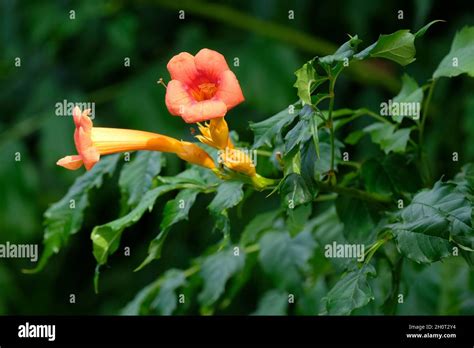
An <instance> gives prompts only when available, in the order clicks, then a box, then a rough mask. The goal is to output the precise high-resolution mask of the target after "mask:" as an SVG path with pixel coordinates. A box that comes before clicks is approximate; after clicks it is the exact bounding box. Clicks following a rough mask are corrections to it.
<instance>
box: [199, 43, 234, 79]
mask: <svg viewBox="0 0 474 348" xmlns="http://www.w3.org/2000/svg"><path fill="white" fill-rule="evenodd" d="M194 63H195V64H196V69H197V70H198V72H199V73H200V74H202V75H205V77H207V78H208V79H210V80H211V81H217V79H218V78H219V76H220V74H222V73H223V72H224V71H226V70H229V66H228V65H227V62H226V61H225V58H224V56H223V55H222V54H220V53H219V52H216V51H213V50H210V49H208V48H203V49H202V50H200V51H199V52H198V53H197V54H196V56H195V57H194Z"/></svg>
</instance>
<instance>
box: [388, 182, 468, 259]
mask: <svg viewBox="0 0 474 348" xmlns="http://www.w3.org/2000/svg"><path fill="white" fill-rule="evenodd" d="M471 214H472V206H471V204H470V202H469V201H468V200H467V198H466V197H465V196H464V195H463V193H462V192H461V191H460V190H458V189H457V187H456V185H454V184H449V183H443V182H441V181H438V182H437V183H436V184H435V185H434V187H433V188H432V189H430V190H424V191H421V192H419V193H418V194H416V195H415V197H414V198H413V200H412V202H411V203H410V204H409V205H408V206H406V207H405V208H404V209H403V210H401V211H400V212H399V213H398V214H397V215H396V219H397V220H398V221H397V222H396V223H393V224H390V225H388V226H387V227H388V228H390V229H391V230H392V233H393V234H394V236H395V238H396V241H397V246H398V248H399V249H400V251H401V252H402V253H403V254H404V255H406V256H407V257H408V258H410V259H412V260H414V261H416V262H418V263H430V262H434V261H438V260H440V259H442V258H444V257H447V256H450V255H451V254H452V251H453V246H454V244H453V243H452V242H451V241H452V240H455V241H458V242H459V243H466V242H468V241H469V240H470V241H472V240H473V234H474V232H473V229H472V222H471Z"/></svg>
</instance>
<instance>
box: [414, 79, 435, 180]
mask: <svg viewBox="0 0 474 348" xmlns="http://www.w3.org/2000/svg"><path fill="white" fill-rule="evenodd" d="M435 84H436V79H434V80H432V81H431V84H430V86H429V89H428V96H427V97H426V100H425V105H424V106H423V114H422V115H421V120H420V123H419V133H418V150H419V156H420V162H421V169H422V173H423V174H422V176H423V181H424V183H425V185H427V186H430V185H431V182H432V173H431V167H430V164H429V161H428V157H427V155H426V152H425V147H424V146H423V143H424V135H425V123H426V118H427V115H428V109H429V105H430V102H431V97H432V96H433V90H434V87H435Z"/></svg>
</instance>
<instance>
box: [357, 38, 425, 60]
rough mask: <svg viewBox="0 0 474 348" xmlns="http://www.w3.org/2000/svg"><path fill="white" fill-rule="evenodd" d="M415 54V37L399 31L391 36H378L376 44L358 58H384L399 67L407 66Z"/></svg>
mask: <svg viewBox="0 0 474 348" xmlns="http://www.w3.org/2000/svg"><path fill="white" fill-rule="evenodd" d="M415 53H416V49H415V36H414V35H413V34H412V33H410V31H409V30H399V31H396V32H395V33H393V34H389V35H380V37H379V39H378V40H377V42H376V43H375V44H373V45H371V46H369V47H368V48H367V49H366V50H364V51H363V54H361V55H360V56H358V58H366V57H367V56H369V57H373V58H386V59H390V60H393V61H394V62H397V63H398V64H400V65H408V64H410V63H411V62H413V61H414V60H415Z"/></svg>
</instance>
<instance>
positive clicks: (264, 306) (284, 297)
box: [253, 290, 288, 315]
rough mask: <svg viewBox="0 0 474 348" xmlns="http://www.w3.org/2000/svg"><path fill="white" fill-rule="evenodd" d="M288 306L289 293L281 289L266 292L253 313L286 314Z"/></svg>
mask: <svg viewBox="0 0 474 348" xmlns="http://www.w3.org/2000/svg"><path fill="white" fill-rule="evenodd" d="M287 308H288V294H287V293H285V292H282V291H280V290H270V291H268V292H266V293H265V294H264V295H263V296H262V298H261V299H260V301H259V303H258V308H257V310H256V311H255V312H254V313H253V315H285V314H286V312H287Z"/></svg>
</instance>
